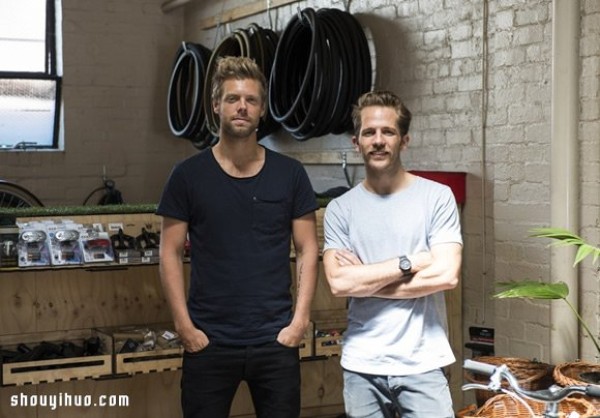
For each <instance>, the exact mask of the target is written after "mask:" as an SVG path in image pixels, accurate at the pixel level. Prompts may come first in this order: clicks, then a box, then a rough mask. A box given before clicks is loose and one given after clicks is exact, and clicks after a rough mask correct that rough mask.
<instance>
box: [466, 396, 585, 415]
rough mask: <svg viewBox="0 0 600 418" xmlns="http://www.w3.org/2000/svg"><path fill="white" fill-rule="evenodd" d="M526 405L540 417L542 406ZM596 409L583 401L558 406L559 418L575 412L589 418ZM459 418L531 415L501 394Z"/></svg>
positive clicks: (568, 400) (541, 404) (573, 399)
mask: <svg viewBox="0 0 600 418" xmlns="http://www.w3.org/2000/svg"><path fill="white" fill-rule="evenodd" d="M527 405H529V406H530V407H531V409H532V410H533V412H534V414H535V416H536V417H538V416H539V417H541V416H542V415H543V413H544V404H543V403H539V402H531V401H528V402H527ZM595 411H596V408H594V405H592V403H591V402H589V401H587V400H585V399H576V398H567V399H564V400H563V401H562V402H561V403H560V405H559V412H560V417H561V418H567V417H568V414H570V413H572V412H577V413H578V414H579V417H580V418H590V417H592V416H594V414H595ZM459 417H461V418H531V414H530V413H529V411H528V410H527V408H525V406H524V405H523V404H522V403H521V402H519V401H518V400H516V399H514V398H513V397H512V396H510V395H506V394H501V395H496V396H493V397H491V398H490V399H488V400H487V401H486V402H485V403H484V404H483V406H482V407H481V408H479V409H477V410H475V411H474V412H473V411H466V415H462V416H460V415H459Z"/></svg>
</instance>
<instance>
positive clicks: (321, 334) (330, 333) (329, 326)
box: [315, 319, 348, 356]
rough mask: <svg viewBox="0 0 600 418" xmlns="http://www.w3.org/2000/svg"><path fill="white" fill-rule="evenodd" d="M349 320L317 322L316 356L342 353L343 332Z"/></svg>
mask: <svg viewBox="0 0 600 418" xmlns="http://www.w3.org/2000/svg"><path fill="white" fill-rule="evenodd" d="M347 324H348V322H347V321H346V320H343V319H333V320H330V321H316V322H315V356H339V355H341V354H342V344H343V334H344V331H345V329H346V326H347Z"/></svg>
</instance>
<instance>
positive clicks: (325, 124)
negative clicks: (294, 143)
mask: <svg viewBox="0 0 600 418" xmlns="http://www.w3.org/2000/svg"><path fill="white" fill-rule="evenodd" d="M372 76H373V74H372V67H371V55H370V51H369V44H368V42H367V38H366V36H365V33H364V31H363V29H362V27H361V26H360V24H359V23H358V21H357V20H356V19H355V18H354V16H352V15H351V14H350V13H347V12H344V11H342V10H339V9H327V8H325V9H319V10H318V11H316V12H315V10H313V9H311V8H306V9H304V10H301V11H299V12H298V14H297V15H295V16H293V17H292V19H291V20H290V22H289V23H288V25H287V26H286V27H285V29H284V31H283V33H282V35H281V38H280V40H279V43H278V45H277V50H276V52H275V62H274V63H273V69H272V71H271V78H270V80H269V105H270V111H271V114H272V115H273V118H274V119H275V120H276V121H278V122H279V123H281V125H282V126H283V127H284V128H285V129H286V130H287V131H288V132H289V133H290V134H291V135H292V136H293V137H294V138H295V139H296V140H299V141H305V140H307V139H310V138H313V137H319V136H323V135H325V134H328V133H336V134H337V133H342V132H344V131H347V130H349V129H351V128H352V120H351V111H352V105H354V104H355V103H356V101H357V100H358V97H359V96H360V95H361V94H362V93H365V92H367V91H369V90H370V89H371V88H372Z"/></svg>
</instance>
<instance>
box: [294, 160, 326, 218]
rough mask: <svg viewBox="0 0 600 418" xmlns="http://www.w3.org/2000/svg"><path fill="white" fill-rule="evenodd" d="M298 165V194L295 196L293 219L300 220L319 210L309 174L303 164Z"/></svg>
mask: <svg viewBox="0 0 600 418" xmlns="http://www.w3.org/2000/svg"><path fill="white" fill-rule="evenodd" d="M297 164H298V165H297V170H296V193H295V195H294V207H293V212H292V218H293V219H297V218H300V217H301V216H304V215H306V214H307V213H310V212H313V211H315V210H317V209H318V208H319V204H318V203H317V198H316V196H315V192H314V190H313V187H312V184H311V183H310V179H309V178H308V174H307V173H306V170H305V169H304V167H303V166H302V164H300V163H297Z"/></svg>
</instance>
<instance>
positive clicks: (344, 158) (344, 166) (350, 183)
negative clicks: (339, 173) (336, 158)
mask: <svg viewBox="0 0 600 418" xmlns="http://www.w3.org/2000/svg"><path fill="white" fill-rule="evenodd" d="M342 170H343V171H344V176H345V177H346V183H348V187H350V188H352V187H354V182H353V181H352V180H351V179H350V175H349V174H348V158H347V156H346V152H345V151H344V152H342Z"/></svg>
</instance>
